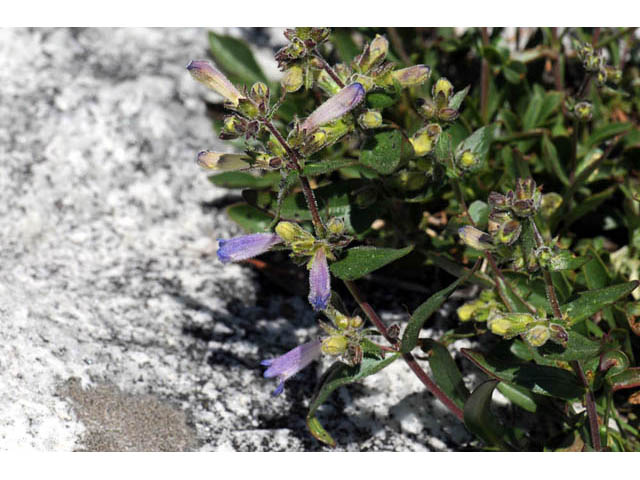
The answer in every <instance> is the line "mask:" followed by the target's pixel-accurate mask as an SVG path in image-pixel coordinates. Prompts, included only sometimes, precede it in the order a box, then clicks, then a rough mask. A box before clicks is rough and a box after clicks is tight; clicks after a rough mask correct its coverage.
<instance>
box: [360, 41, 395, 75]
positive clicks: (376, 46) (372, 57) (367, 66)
mask: <svg viewBox="0 0 640 480" xmlns="http://www.w3.org/2000/svg"><path fill="white" fill-rule="evenodd" d="M388 51H389V41H388V40H387V39H386V38H385V37H382V36H380V35H376V38H374V39H373V41H372V42H371V43H370V44H369V45H368V46H367V47H366V48H365V50H364V52H363V53H362V55H360V56H359V57H358V58H357V59H356V61H357V64H358V67H359V69H360V71H362V72H368V71H369V70H371V69H372V68H374V67H376V66H377V65H379V64H380V63H382V62H383V61H384V59H385V57H386V56H387V52H388Z"/></svg>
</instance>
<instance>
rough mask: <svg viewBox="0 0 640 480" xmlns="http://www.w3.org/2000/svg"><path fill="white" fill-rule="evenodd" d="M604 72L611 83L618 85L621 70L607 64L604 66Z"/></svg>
mask: <svg viewBox="0 0 640 480" xmlns="http://www.w3.org/2000/svg"><path fill="white" fill-rule="evenodd" d="M604 69H605V72H606V73H607V79H608V80H609V81H610V82H611V83H613V84H614V85H618V84H619V83H620V81H621V80H622V70H620V69H619V68H615V67H612V66H610V65H607V66H605V67H604Z"/></svg>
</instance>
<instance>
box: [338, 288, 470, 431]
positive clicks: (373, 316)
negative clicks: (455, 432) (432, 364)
mask: <svg viewBox="0 0 640 480" xmlns="http://www.w3.org/2000/svg"><path fill="white" fill-rule="evenodd" d="M344 284H345V285H346V287H347V288H348V289H349V292H351V295H352V296H353V298H354V300H355V301H356V302H357V303H358V305H359V306H360V308H361V309H362V310H363V311H364V313H365V314H366V315H367V317H368V318H369V320H371V323H373V324H374V325H375V327H376V328H377V329H378V331H379V332H380V333H381V334H382V336H383V337H384V338H386V339H387V341H388V342H389V343H391V344H392V345H395V344H396V343H397V340H396V339H394V338H391V337H390V335H389V331H388V330H387V327H386V325H385V324H384V322H383V321H382V319H381V318H380V317H379V316H378V314H377V313H376V312H375V310H374V309H373V307H372V306H371V305H370V304H369V303H368V302H367V301H366V300H365V299H364V297H363V296H362V293H360V290H359V289H358V287H357V286H356V284H355V283H354V282H352V281H350V280H344ZM402 358H403V360H404V361H405V362H406V363H407V365H408V366H409V368H410V369H411V370H412V371H413V373H414V374H415V375H416V377H418V379H419V380H420V381H421V382H422V383H423V384H424V385H425V387H427V390H429V391H430V392H431V393H432V394H433V395H434V396H435V397H436V398H437V399H438V400H440V401H441V402H442V403H443V404H444V406H445V407H447V408H448V409H449V411H450V412H451V413H453V414H454V415H455V416H456V417H457V418H458V420H460V421H461V422H462V421H464V412H463V411H462V409H461V408H460V407H458V405H456V404H455V403H454V402H453V400H451V399H450V398H449V397H448V396H447V394H446V393H444V392H443V391H442V390H440V387H438V385H436V383H435V382H434V381H433V380H431V377H429V375H427V373H426V372H425V371H424V370H423V369H422V367H421V366H420V365H419V364H418V362H417V360H416V359H415V358H414V356H413V355H412V354H411V353H403V354H402Z"/></svg>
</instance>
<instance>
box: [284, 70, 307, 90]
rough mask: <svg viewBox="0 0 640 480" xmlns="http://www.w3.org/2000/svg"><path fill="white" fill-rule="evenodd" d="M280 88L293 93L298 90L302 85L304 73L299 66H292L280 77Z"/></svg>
mask: <svg viewBox="0 0 640 480" xmlns="http://www.w3.org/2000/svg"><path fill="white" fill-rule="evenodd" d="M281 83H282V88H283V89H284V90H285V91H286V92H288V93H293V92H297V91H298V90H300V87H302V84H303V83H304V72H303V70H302V67H300V66H299V65H293V66H291V67H289V68H288V69H287V71H286V72H284V76H283V77H282V81H281Z"/></svg>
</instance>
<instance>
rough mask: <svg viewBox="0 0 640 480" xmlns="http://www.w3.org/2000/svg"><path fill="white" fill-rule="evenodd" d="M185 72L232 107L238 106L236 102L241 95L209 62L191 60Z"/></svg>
mask: <svg viewBox="0 0 640 480" xmlns="http://www.w3.org/2000/svg"><path fill="white" fill-rule="evenodd" d="M187 70H189V73H190V74H191V76H192V77H193V78H195V79H196V80H197V81H199V82H200V83H203V84H204V85H206V86H207V87H209V88H210V89H212V90H214V91H216V92H218V93H219V94H220V95H222V96H223V97H224V98H226V99H227V100H228V101H229V102H230V103H231V104H232V105H233V106H234V107H235V106H238V101H239V100H240V98H242V95H241V94H240V92H239V91H238V89H237V88H236V87H235V86H234V85H233V84H232V83H231V82H230V81H229V79H228V78H227V77H225V76H224V75H223V74H222V72H220V71H218V70H217V69H216V68H214V67H213V66H212V65H211V64H210V63H209V62H207V61H205V60H193V61H192V62H191V63H189V65H187Z"/></svg>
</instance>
